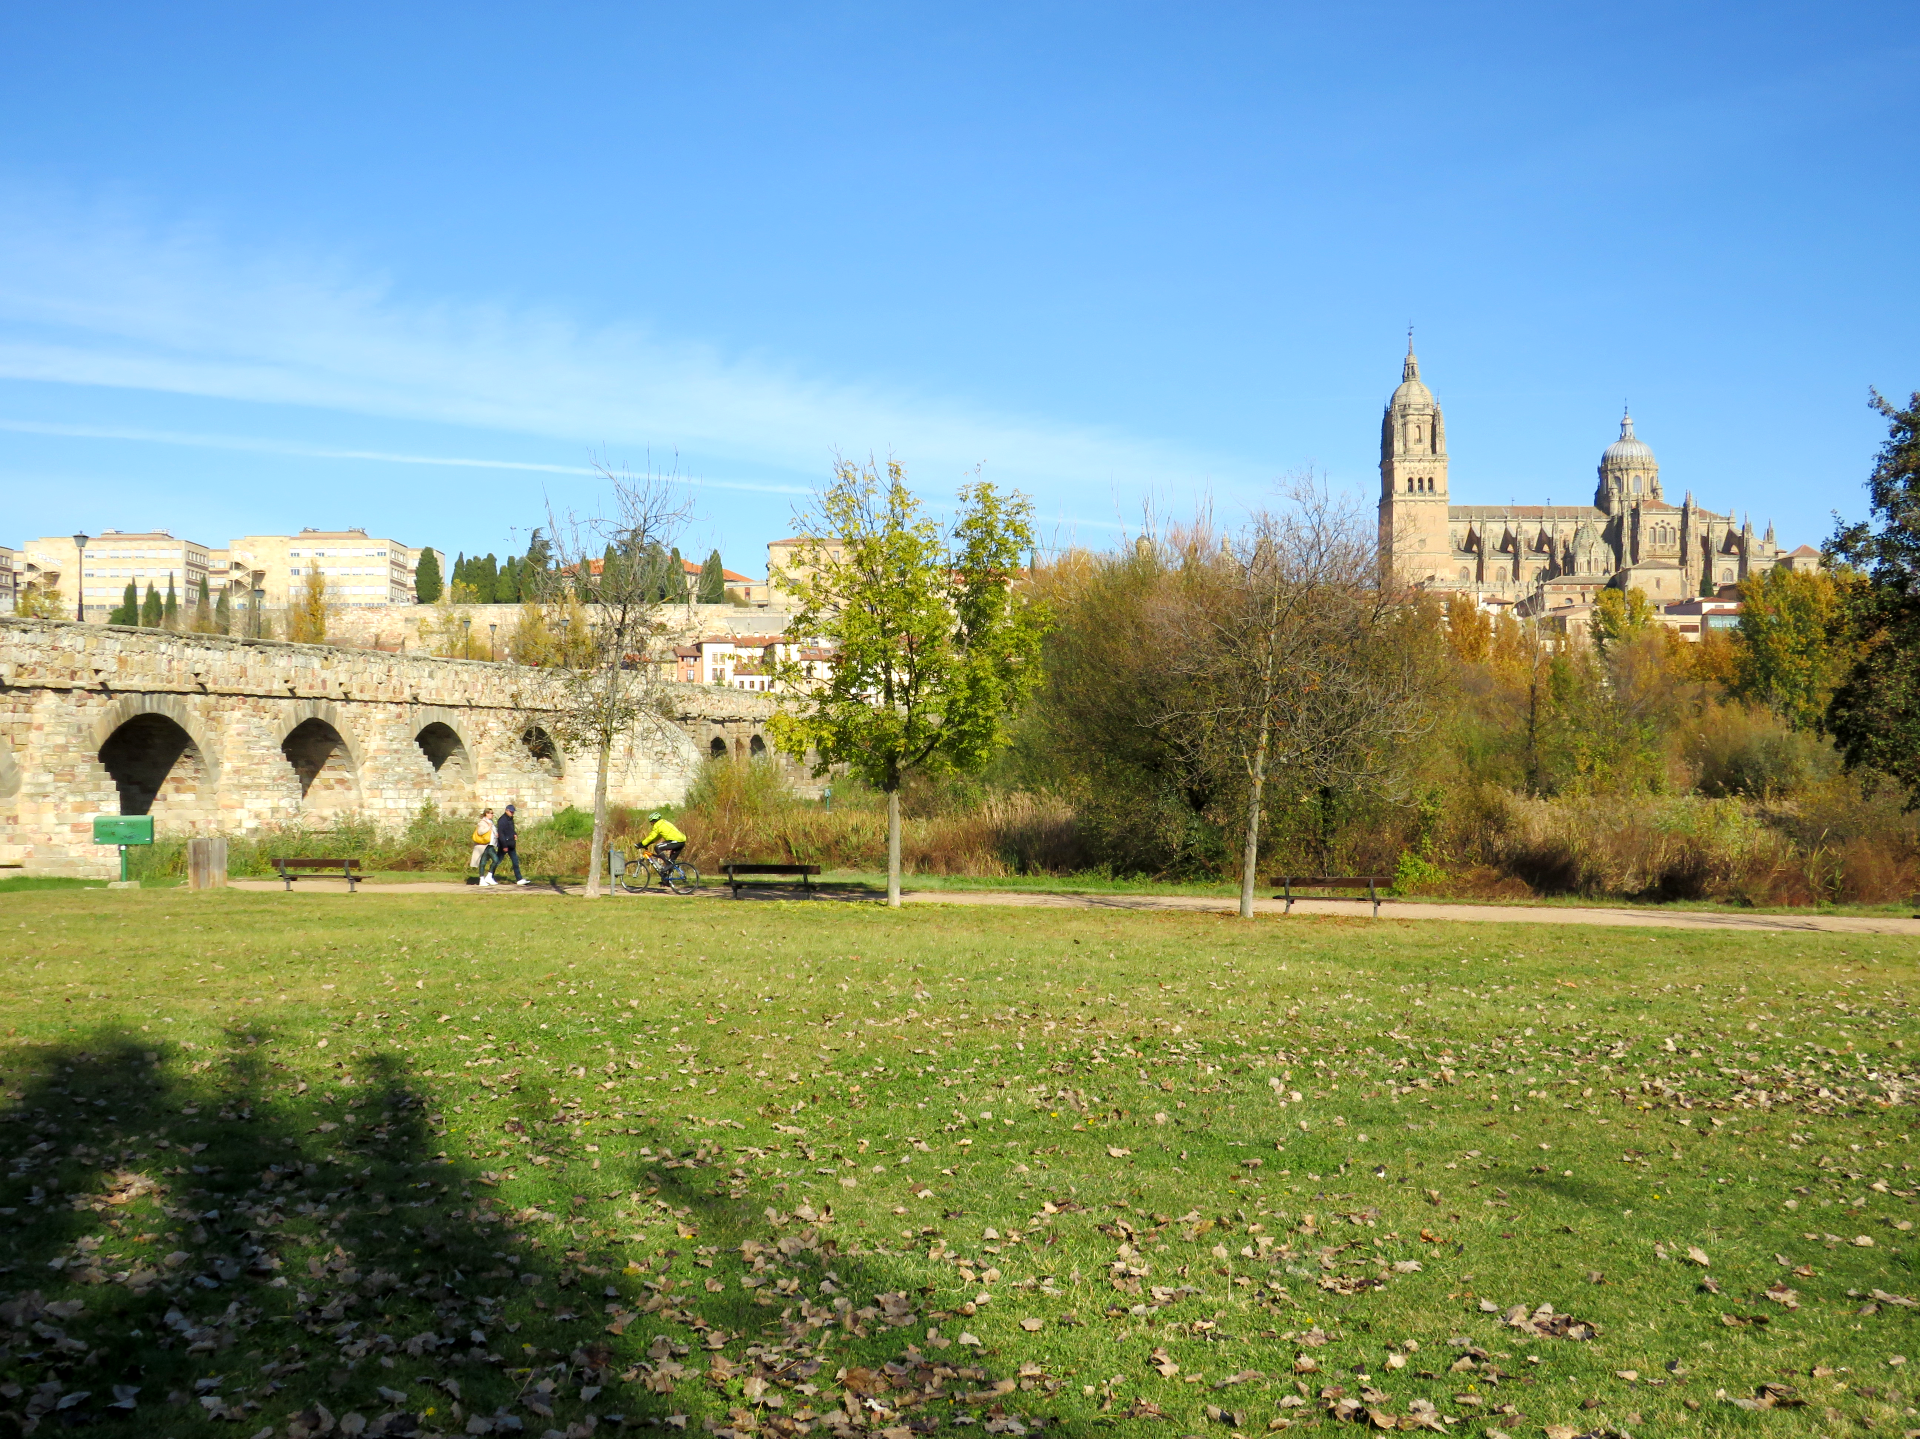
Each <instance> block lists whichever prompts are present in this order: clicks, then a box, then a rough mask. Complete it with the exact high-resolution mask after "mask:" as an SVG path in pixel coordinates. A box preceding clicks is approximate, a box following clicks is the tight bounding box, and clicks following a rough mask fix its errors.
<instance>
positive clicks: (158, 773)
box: [94, 695, 219, 831]
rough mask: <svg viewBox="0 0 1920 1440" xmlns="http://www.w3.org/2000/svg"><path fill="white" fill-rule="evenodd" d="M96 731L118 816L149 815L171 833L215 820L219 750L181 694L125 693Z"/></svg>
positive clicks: (100, 758) (99, 757)
mask: <svg viewBox="0 0 1920 1440" xmlns="http://www.w3.org/2000/svg"><path fill="white" fill-rule="evenodd" d="M94 732H95V737H96V741H97V748H96V750H95V752H94V754H95V758H96V759H97V760H98V761H99V762H100V765H101V768H103V769H104V770H105V771H106V772H107V775H108V777H109V778H110V779H111V780H112V782H113V787H114V790H115V791H116V793H117V795H118V798H119V806H120V813H121V814H122V815H152V816H153V817H154V819H155V821H156V823H162V824H164V825H165V827H166V828H169V829H173V830H175V831H178V830H182V829H184V830H194V829H197V828H200V827H201V826H203V825H206V824H209V823H211V822H213V821H215V820H217V818H218V815H219V807H218V801H217V798H216V793H215V792H216V789H217V786H218V781H219V759H218V752H217V751H215V750H214V748H213V747H212V746H211V745H210V744H208V743H207V741H206V738H205V731H204V727H203V726H202V725H201V723H200V719H199V717H198V716H197V715H195V714H194V713H193V711H192V710H191V709H190V708H189V707H188V705H187V704H186V702H185V700H184V699H183V698H182V697H181V696H178V695H123V696H121V697H120V698H119V699H118V700H116V701H115V702H114V703H113V704H112V705H111V706H109V707H108V708H107V710H106V712H105V714H103V715H102V716H101V717H100V719H99V720H98V722H96V724H95V726H94Z"/></svg>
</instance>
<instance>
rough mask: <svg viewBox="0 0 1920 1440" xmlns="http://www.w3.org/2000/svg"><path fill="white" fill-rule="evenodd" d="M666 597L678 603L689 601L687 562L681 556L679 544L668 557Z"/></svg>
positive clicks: (682, 603)
mask: <svg viewBox="0 0 1920 1440" xmlns="http://www.w3.org/2000/svg"><path fill="white" fill-rule="evenodd" d="M666 598H667V599H669V600H671V601H672V602H673V603H674V604H676V605H684V604H686V603H687V562H686V561H685V560H684V559H683V558H681V555H680V547H679V546H678V545H676V546H674V547H673V553H672V554H671V555H669V556H668V557H667V594H666Z"/></svg>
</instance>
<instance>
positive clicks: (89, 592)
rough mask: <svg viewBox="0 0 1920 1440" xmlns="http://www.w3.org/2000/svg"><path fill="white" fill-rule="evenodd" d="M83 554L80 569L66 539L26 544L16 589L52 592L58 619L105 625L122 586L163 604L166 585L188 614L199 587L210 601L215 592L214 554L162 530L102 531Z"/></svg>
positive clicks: (77, 554)
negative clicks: (80, 604)
mask: <svg viewBox="0 0 1920 1440" xmlns="http://www.w3.org/2000/svg"><path fill="white" fill-rule="evenodd" d="M84 553H85V556H86V559H85V563H82V562H81V554H82V552H81V550H80V549H79V547H77V546H76V545H75V544H74V543H73V537H72V536H71V535H43V536H41V537H40V538H39V539H37V540H29V541H28V542H27V544H26V547H25V549H24V551H23V552H22V554H21V556H20V560H19V576H18V582H19V587H20V589H21V590H22V591H35V590H37V591H51V590H57V591H59V592H60V598H61V600H62V602H63V605H64V607H65V608H64V611H63V614H64V615H66V616H68V617H73V618H78V619H83V620H92V621H96V622H98V623H100V624H105V623H106V619H107V616H109V615H110V614H112V613H113V612H114V611H115V610H116V609H118V608H119V606H120V602H121V600H122V599H123V598H124V597H125V595H126V591H127V586H128V585H132V586H134V587H135V589H136V591H137V592H138V594H139V596H140V598H141V599H142V600H144V599H146V596H147V587H148V586H149V585H151V586H152V587H153V589H154V591H155V593H157V594H158V595H160V596H161V598H163V599H164V598H165V597H166V593H167V587H168V586H169V585H171V586H172V587H173V593H174V598H175V599H176V600H177V601H178V602H179V605H180V607H181V608H182V609H191V607H192V606H193V605H194V604H195V602H196V601H198V599H199V598H200V585H201V583H202V582H203V581H204V582H206V583H207V585H208V587H209V589H208V594H209V597H210V598H211V597H212V596H213V595H214V594H216V593H217V591H218V590H219V588H220V586H219V584H217V583H216V580H217V578H218V577H216V576H215V575H214V572H213V570H212V568H211V567H212V557H213V554H214V552H213V551H212V550H210V549H209V548H208V547H207V546H205V545H202V544H201V543H200V542H199V541H197V540H180V539H176V538H175V537H174V536H173V535H172V534H171V533H170V532H168V531H166V530H139V531H126V530H103V531H102V532H101V533H100V534H98V535H94V536H90V537H89V538H88V540H87V545H86V550H85V552H84ZM77 600H84V602H85V605H86V614H84V615H78V616H76V615H75V612H74V608H73V607H74V604H75V602H76V601H77Z"/></svg>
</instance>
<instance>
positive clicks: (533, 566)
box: [521, 527, 553, 599]
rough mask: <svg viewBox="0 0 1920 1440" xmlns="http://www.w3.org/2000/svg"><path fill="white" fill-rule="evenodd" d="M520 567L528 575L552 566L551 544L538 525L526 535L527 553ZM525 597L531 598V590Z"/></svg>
mask: <svg viewBox="0 0 1920 1440" xmlns="http://www.w3.org/2000/svg"><path fill="white" fill-rule="evenodd" d="M521 568H522V569H523V570H525V571H526V572H527V573H528V574H529V575H544V574H546V573H547V571H549V570H551V569H552V568H553V546H552V545H551V544H550V543H549V542H548V540H547V537H546V533H545V532H544V531H543V530H541V529H539V528H538V527H535V529H534V532H533V534H531V535H529V536H528V537H527V554H526V559H525V560H524V561H523V562H522V565H521ZM527 598H529V599H531V598H533V597H532V593H531V591H529V592H528V595H527Z"/></svg>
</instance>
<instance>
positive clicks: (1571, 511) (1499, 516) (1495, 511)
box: [1447, 505, 1607, 520]
mask: <svg viewBox="0 0 1920 1440" xmlns="http://www.w3.org/2000/svg"><path fill="white" fill-rule="evenodd" d="M1447 518H1448V519H1449V520H1605V519H1606V518H1607V512H1606V511H1604V510H1602V509H1600V508H1599V506H1597V505H1449V506H1448V507H1447Z"/></svg>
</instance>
